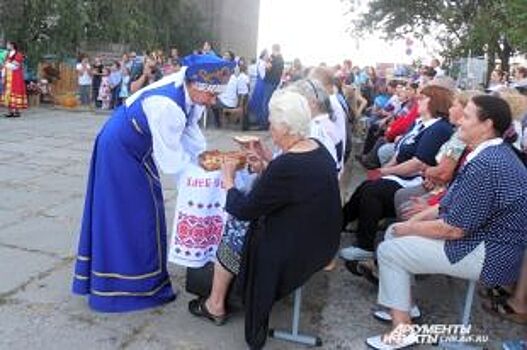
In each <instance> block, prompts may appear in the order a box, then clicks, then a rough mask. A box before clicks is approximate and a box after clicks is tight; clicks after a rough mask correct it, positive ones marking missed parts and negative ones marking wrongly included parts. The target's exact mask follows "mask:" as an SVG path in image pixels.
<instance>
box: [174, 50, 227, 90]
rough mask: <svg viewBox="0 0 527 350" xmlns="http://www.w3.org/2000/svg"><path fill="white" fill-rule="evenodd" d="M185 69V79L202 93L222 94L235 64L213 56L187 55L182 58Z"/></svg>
mask: <svg viewBox="0 0 527 350" xmlns="http://www.w3.org/2000/svg"><path fill="white" fill-rule="evenodd" d="M182 63H183V66H186V67H187V70H186V71H185V78H186V79H187V81H189V82H193V83H194V84H195V86H196V87H197V88H198V89H199V90H202V91H211V92H215V93H219V92H222V91H223V90H224V89H225V87H226V85H227V83H228V82H229V78H230V76H231V74H232V73H233V71H234V67H235V66H236V63H234V62H230V61H227V60H224V59H222V58H219V57H217V56H213V55H188V56H186V57H184V58H183V61H182Z"/></svg>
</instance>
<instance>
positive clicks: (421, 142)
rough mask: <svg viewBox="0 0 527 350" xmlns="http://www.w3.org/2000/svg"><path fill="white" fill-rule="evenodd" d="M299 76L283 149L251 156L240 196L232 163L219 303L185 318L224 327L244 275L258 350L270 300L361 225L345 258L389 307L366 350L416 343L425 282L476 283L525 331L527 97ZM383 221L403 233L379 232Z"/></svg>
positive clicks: (227, 174) (286, 105)
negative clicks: (416, 285)
mask: <svg viewBox="0 0 527 350" xmlns="http://www.w3.org/2000/svg"><path fill="white" fill-rule="evenodd" d="M295 72H296V73H295V74H296V75H295V79H294V81H291V82H289V84H287V86H286V87H284V88H281V89H278V90H277V91H276V92H275V93H274V95H273V96H272V98H271V100H270V103H269V112H270V114H269V122H270V129H269V131H270V136H271V139H272V141H273V143H274V145H275V151H274V152H271V151H270V150H269V149H268V148H267V147H266V146H265V145H264V144H263V143H262V142H252V143H250V144H247V145H245V146H244V150H245V152H246V154H247V158H248V163H249V166H250V169H251V171H252V172H254V174H255V179H254V182H253V183H252V186H251V188H247V189H241V188H235V187H234V181H233V174H234V171H235V170H234V169H235V165H234V164H230V163H229V162H228V161H226V163H225V164H224V166H223V177H224V182H225V185H226V188H227V191H228V192H227V203H226V211H227V212H228V213H229V220H228V223H227V229H226V230H225V234H224V237H223V240H222V243H221V244H220V247H219V249H218V253H217V263H216V264H215V267H214V277H213V280H212V291H211V294H210V295H209V296H208V297H206V298H198V299H195V300H192V301H191V302H190V303H189V311H190V312H191V313H192V314H194V315H196V316H199V317H203V318H205V319H207V320H209V321H212V322H213V323H214V324H216V325H222V324H224V323H225V321H226V320H227V319H228V315H229V312H230V310H229V309H228V307H227V305H226V298H227V294H228V290H229V285H230V284H231V282H232V281H233V279H234V277H235V276H237V278H236V282H237V283H236V284H237V287H238V289H239V290H240V291H241V295H242V298H243V301H244V305H245V338H246V341H247V343H248V345H249V346H250V348H254V349H259V348H262V347H263V346H264V345H265V339H266V337H267V331H268V320H269V314H270V312H271V309H272V306H273V304H274V303H275V301H277V300H279V299H281V298H283V297H285V296H286V295H288V294H289V293H291V292H292V291H293V290H294V289H295V288H298V287H299V286H301V285H302V284H303V283H305V282H306V281H307V280H308V279H309V278H310V277H311V276H312V275H313V274H314V273H316V272H317V271H319V270H321V269H323V268H327V267H328V266H331V265H332V262H334V257H335V255H336V254H337V253H338V247H339V242H340V232H341V231H346V230H347V227H349V224H350V223H353V224H355V229H354V230H353V231H354V233H355V238H356V243H355V244H353V245H351V246H349V247H342V249H341V250H340V257H341V258H342V259H344V260H345V265H346V267H347V268H348V269H349V270H350V271H351V272H352V273H354V274H355V275H359V276H364V277H366V278H368V279H369V280H370V281H373V282H375V283H378V288H379V292H378V304H379V305H380V306H381V308H377V309H376V310H375V311H374V312H373V316H374V317H375V318H377V319H380V320H383V321H390V322H392V325H393V328H392V330H391V331H389V332H388V333H387V334H385V335H381V336H376V337H371V338H368V339H367V343H368V344H369V345H370V346H371V347H373V348H378V349H397V348H402V347H406V346H409V345H413V344H415V343H416V342H417V338H416V335H415V334H414V333H412V328H411V327H407V326H408V325H410V324H411V323H412V320H414V319H415V318H416V317H418V316H420V315H421V314H422V311H421V310H420V308H419V307H418V305H417V304H416V302H415V301H414V300H413V299H412V293H411V285H412V281H413V277H414V276H415V275H420V274H442V275H450V276H454V277H459V278H463V279H467V280H474V281H476V280H477V281H480V282H481V284H482V286H483V287H482V289H481V291H480V294H481V296H483V297H484V298H485V302H484V305H483V306H484V309H485V310H487V311H489V312H490V313H492V314H494V315H497V316H499V317H502V318H505V319H508V320H512V321H514V322H518V323H527V300H526V299H527V276H526V275H527V258H524V256H525V248H526V246H527V212H526V210H527V209H525V208H527V206H526V204H527V193H526V191H527V188H526V187H525V186H524V184H525V183H526V180H527V168H526V165H525V164H526V163H525V162H526V161H525V154H526V153H527V152H526V145H527V143H526V142H525V140H526V137H525V136H524V135H525V130H526V122H525V112H526V111H527V104H526V102H525V101H526V98H525V96H524V95H521V94H520V93H518V92H516V91H515V90H510V89H508V90H507V89H503V88H500V89H496V90H495V91H493V92H492V93H491V94H485V93H484V92H479V91H457V90H454V89H452V87H451V86H450V85H449V83H448V80H447V79H445V78H446V77H444V76H442V77H440V78H433V76H434V72H435V71H433V69H425V70H423V72H422V79H418V80H416V81H415V82H406V81H403V80H393V81H390V82H388V83H387V84H384V85H383V84H382V83H379V81H378V80H377V81H376V85H372V86H375V90H374V92H373V95H372V96H371V97H368V99H367V98H366V97H365V96H363V95H362V93H361V89H362V87H361V86H360V85H355V82H354V81H353V77H352V76H351V72H350V74H342V72H341V71H339V70H337V69H332V68H327V67H316V68H313V69H306V70H305V71H303V72H302V70H300V69H298V67H297V69H296V71H295ZM354 74H355V75H357V76H360V74H361V73H360V72H355V73H354ZM370 74H373V73H371V72H370ZM362 79H365V76H363V77H362ZM359 80H360V79H359ZM363 84H365V83H363ZM375 91H376V92H375ZM386 92H389V93H390V94H386ZM368 101H370V108H368V109H367V108H366V105H367V104H368ZM363 113H368V118H369V119H368V125H369V126H370V131H369V132H368V135H367V138H369V139H367V143H368V144H367V148H368V149H367V150H366V152H365V153H364V155H365V156H364V157H361V159H360V160H361V162H362V163H364V165H366V167H367V168H369V171H368V173H367V179H365V180H364V181H363V182H362V183H361V184H360V185H359V186H358V187H357V188H356V189H355V191H354V192H353V193H352V194H351V197H350V198H347V196H346V195H344V196H342V193H344V192H345V191H346V189H347V188H346V186H343V185H342V181H340V188H339V179H340V180H342V178H343V177H346V172H347V171H349V169H350V167H348V166H347V164H350V159H348V158H349V157H346V153H347V152H346V150H347V148H349V145H351V142H350V136H351V132H350V130H351V126H352V125H353V124H354V122H355V121H356V120H357V119H359V118H360V117H361V116H363ZM348 154H349V150H348ZM370 156H371V158H372V159H373V161H371V162H370V160H369V159H370ZM352 160H353V158H351V161H352ZM346 161H347V162H346ZM370 163H371V164H370ZM341 197H342V198H344V201H342V198H341ZM341 219H342V220H341ZM383 219H388V220H393V221H396V223H394V224H392V225H389V226H388V228H387V229H386V230H385V232H382V230H380V228H381V226H380V225H379V224H380V222H381V221H383ZM379 231H381V232H382V233H383V235H380V236H379ZM343 234H347V233H343ZM300 242H301V244H300ZM379 242H380V243H379Z"/></svg>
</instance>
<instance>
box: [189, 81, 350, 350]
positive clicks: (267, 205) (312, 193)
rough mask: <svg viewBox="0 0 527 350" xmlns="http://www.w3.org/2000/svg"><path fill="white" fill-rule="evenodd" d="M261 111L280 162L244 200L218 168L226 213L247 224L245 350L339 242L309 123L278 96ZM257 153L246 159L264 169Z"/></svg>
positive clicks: (331, 177) (228, 173)
mask: <svg viewBox="0 0 527 350" xmlns="http://www.w3.org/2000/svg"><path fill="white" fill-rule="evenodd" d="M269 108H270V117H269V120H270V133H271V138H272V140H273V143H274V144H275V146H277V147H278V148H279V149H280V151H281V152H280V155H278V156H276V157H275V158H274V159H273V160H271V161H270V162H269V163H268V164H267V165H265V164H264V167H265V170H263V171H262V174H261V175H260V177H259V179H258V180H257V181H256V183H255V184H254V187H253V188H252V190H251V191H250V192H249V193H248V194H245V193H243V192H242V191H240V190H238V189H236V188H235V187H234V173H235V168H236V165H235V164H234V163H233V162H230V161H228V160H226V162H225V164H224V167H223V172H224V185H225V187H226V189H227V200H226V205H225V208H226V210H227V212H229V214H231V215H233V216H235V217H236V218H238V219H240V220H248V221H251V224H250V227H249V230H248V233H247V237H246V242H245V246H244V252H243V260H242V262H241V266H240V274H239V275H238V281H239V284H240V287H241V291H242V294H243V299H244V304H245V338H246V341H247V343H248V345H249V346H250V347H251V348H252V349H259V348H262V347H263V345H264V343H265V340H266V338H267V333H268V332H267V330H268V319H269V314H270V312H271V308H272V306H273V304H274V302H275V301H276V300H279V299H281V298H283V297H285V296H287V295H288V294H290V293H291V292H292V291H294V290H295V289H296V288H298V287H300V286H302V285H303V284H304V283H305V282H306V281H307V280H308V279H309V278H310V277H311V276H312V275H313V274H314V273H315V272H317V271H318V270H320V269H322V268H323V267H324V266H326V265H327V264H328V263H329V262H330V261H331V259H332V258H333V256H334V254H335V253H336V252H337V249H338V246H339V240H340V225H341V206H340V193H339V186H338V180H337V172H336V169H335V162H334V161H333V158H332V157H331V155H330V154H329V152H328V151H327V150H326V148H325V147H324V146H323V145H322V144H321V143H320V142H319V141H316V140H313V139H310V138H308V136H309V132H310V122H311V115H310V109H309V105H308V103H307V101H306V99H305V98H304V97H302V96H301V95H300V94H298V93H296V92H292V91H287V90H285V91H284V90H282V91H279V92H276V93H275V94H274V95H273V97H272V99H271V101H270V105H269ZM258 149H260V148H258V147H252V148H251V151H249V155H248V157H249V159H250V161H251V162H252V163H257V162H261V163H265V162H266V161H265V159H266V157H265V156H264V155H263V154H262V153H261V152H259V151H258ZM215 274H216V272H215ZM215 277H216V276H215ZM214 283H217V281H216V278H215V280H214ZM213 291H214V286H213ZM211 297H212V296H211ZM211 297H209V299H211ZM209 304H210V303H208V302H206V301H202V302H201V303H198V302H194V304H193V305H190V306H191V307H193V308H192V309H191V312H192V311H194V312H193V313H194V314H196V315H198V316H205V317H206V318H208V319H212V320H213V321H217V319H215V318H214V316H213V315H211V312H212V310H210V309H208V307H209ZM211 306H212V305H211ZM211 316H213V317H211Z"/></svg>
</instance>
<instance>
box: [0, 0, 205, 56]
mask: <svg viewBox="0 0 527 350" xmlns="http://www.w3.org/2000/svg"><path fill="white" fill-rule="evenodd" d="M0 23H2V28H0V37H2V36H4V37H5V38H6V39H8V40H15V41H17V42H19V43H21V44H22V46H23V48H24V51H25V53H26V55H27V56H28V57H29V59H30V63H31V64H33V65H34V64H35V63H37V62H38V61H39V60H40V58H41V57H42V55H43V54H55V55H58V56H75V55H77V54H78V53H79V50H80V47H82V46H83V44H88V45H89V44H100V43H119V44H129V45H130V46H131V47H132V48H134V49H136V50H152V49H158V48H162V49H165V50H166V49H168V48H169V47H170V46H173V45H176V46H178V47H179V48H180V49H181V51H182V52H188V51H190V50H191V49H192V47H195V45H196V44H197V43H198V42H202V41H204V40H205V39H206V38H209V39H210V37H209V35H210V33H207V32H206V31H204V30H203V28H202V27H201V26H200V23H203V17H202V14H201V13H199V12H198V10H197V9H196V8H195V7H194V6H191V5H190V4H189V2H187V1H185V0H112V1H107V0H2V1H1V2H0ZM2 31H3V33H2ZM2 34H3V35H2Z"/></svg>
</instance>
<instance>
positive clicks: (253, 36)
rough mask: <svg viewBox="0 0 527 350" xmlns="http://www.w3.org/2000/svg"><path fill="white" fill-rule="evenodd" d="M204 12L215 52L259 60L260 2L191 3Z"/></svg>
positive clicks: (207, 0)
mask: <svg viewBox="0 0 527 350" xmlns="http://www.w3.org/2000/svg"><path fill="white" fill-rule="evenodd" d="M188 1H190V2H191V3H192V4H193V5H194V6H197V7H198V8H200V9H201V11H202V12H203V15H204V17H205V20H206V21H208V23H206V24H205V27H206V28H207V29H208V30H209V31H210V32H211V33H212V34H213V36H214V37H213V39H212V42H213V44H214V50H215V51H216V52H217V53H218V54H221V52H222V51H225V50H232V51H234V53H236V55H238V56H244V57H246V58H252V57H256V49H257V40H258V18H259V12H260V0H188Z"/></svg>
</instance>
